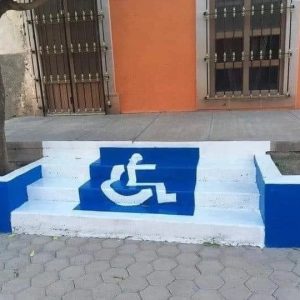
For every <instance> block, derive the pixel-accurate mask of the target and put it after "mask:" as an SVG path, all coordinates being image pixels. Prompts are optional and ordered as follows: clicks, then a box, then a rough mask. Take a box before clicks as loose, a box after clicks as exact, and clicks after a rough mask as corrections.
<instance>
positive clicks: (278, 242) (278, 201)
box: [256, 165, 300, 248]
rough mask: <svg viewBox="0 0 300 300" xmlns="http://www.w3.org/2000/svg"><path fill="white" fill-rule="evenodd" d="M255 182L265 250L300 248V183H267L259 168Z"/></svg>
mask: <svg viewBox="0 0 300 300" xmlns="http://www.w3.org/2000/svg"><path fill="white" fill-rule="evenodd" d="M256 166H257V165H256ZM256 182H257V186H258V188H259V191H260V211H261V215H262V218H263V221H264V223H265V245H266V247H271V248H286V247H300V217H299V216H300V184H284V183H282V184H280V183H278V184H274V183H266V182H265V180H264V177H263V174H262V172H261V170H260V169H259V167H258V166H257V177H256Z"/></svg>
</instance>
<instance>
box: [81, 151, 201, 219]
mask: <svg viewBox="0 0 300 300" xmlns="http://www.w3.org/2000/svg"><path fill="white" fill-rule="evenodd" d="M100 151H101V160H97V161H96V162H94V163H93V164H91V166H90V174H91V180H90V181H89V182H87V183H86V184H85V185H83V186H82V187H81V188H80V189H79V193H80V207H79V209H81V210H93V211H114V212H132V213H155V214H175V215H193V214H194V209H195V199H194V191H195V186H196V173H197V165H198V162H199V149H198V148H101V150H100ZM134 161H135V162H134ZM132 169H134V172H132V171H130V170H132ZM113 174H118V176H117V177H114V175H113ZM132 174H134V175H132ZM112 178H115V179H114V180H112ZM133 178H134V180H133ZM111 190H112V191H111ZM164 195H165V196H164ZM115 199H117V200H115Z"/></svg>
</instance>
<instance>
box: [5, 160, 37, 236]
mask: <svg viewBox="0 0 300 300" xmlns="http://www.w3.org/2000/svg"><path fill="white" fill-rule="evenodd" d="M41 176H42V172H41V166H40V163H39V162H35V163H32V164H30V165H28V166H25V167H23V168H20V169H18V170H16V171H14V172H11V173H10V174H8V175H6V176H2V177H0V232H2V233H9V232H11V230H12V228H11V212H12V211H13V210H15V209H16V208H18V207H20V206H21V205H22V204H24V203H25V202H26V201H27V200H28V196H27V186H28V185H30V184H31V183H33V182H35V181H37V180H38V179H39V178H41Z"/></svg>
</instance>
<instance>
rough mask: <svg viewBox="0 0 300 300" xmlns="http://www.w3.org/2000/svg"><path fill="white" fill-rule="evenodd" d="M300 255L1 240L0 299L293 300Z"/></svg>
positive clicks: (298, 295) (297, 295)
mask: <svg viewBox="0 0 300 300" xmlns="http://www.w3.org/2000/svg"><path fill="white" fill-rule="evenodd" d="M299 275H300V251H299V250H296V249H280V250H279V249H264V250H261V249H258V248H250V247H249V248H248V247H219V246H216V245H187V244H174V243H157V242H146V241H131V240H115V239H106V240H102V239H91V238H89V239H88V238H65V237H61V238H51V237H42V236H30V235H12V236H9V235H0V288H1V290H0V299H5V300H10V299H20V300H26V299H29V300H35V299H49V300H50V299H51V300H54V299H64V300H69V299H72V300H81V299H82V300H89V299H91V300H93V299H128V300H135V299H151V300H160V299H174V300H175V299H177V300H179V299H204V300H212V299H228V300H235V299H237V300H243V299H251V300H258V299H261V300H269V299H282V300H289V299H291V300H296V299H300V287H299V284H300V276H299Z"/></svg>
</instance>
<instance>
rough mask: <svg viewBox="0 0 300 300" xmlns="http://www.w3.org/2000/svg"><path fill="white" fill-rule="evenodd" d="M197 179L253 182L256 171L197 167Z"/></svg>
mask: <svg viewBox="0 0 300 300" xmlns="http://www.w3.org/2000/svg"><path fill="white" fill-rule="evenodd" d="M197 179H198V181H204V182H206V181H219V182H221V181H233V182H244V183H253V182H255V180H256V171H255V170H254V169H253V170H252V169H251V170H243V171H241V170H228V169H217V170H216V169H208V170H205V169H201V168H200V169H199V171H198V175H197Z"/></svg>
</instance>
